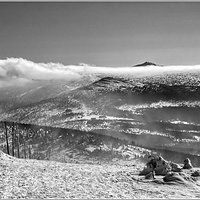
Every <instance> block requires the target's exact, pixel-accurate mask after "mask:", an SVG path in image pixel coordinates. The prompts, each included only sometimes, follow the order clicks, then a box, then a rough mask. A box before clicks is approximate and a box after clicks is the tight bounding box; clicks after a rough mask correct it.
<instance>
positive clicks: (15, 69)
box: [0, 58, 200, 85]
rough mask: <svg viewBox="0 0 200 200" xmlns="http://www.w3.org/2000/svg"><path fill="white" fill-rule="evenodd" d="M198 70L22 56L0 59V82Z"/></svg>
mask: <svg viewBox="0 0 200 200" xmlns="http://www.w3.org/2000/svg"><path fill="white" fill-rule="evenodd" d="M194 71H198V72H200V65H195V66H146V67H126V66H125V67H105V66H101V67H97V66H89V65H87V64H80V65H63V64H60V63H34V62H32V61H29V60H26V59H23V58H7V59H4V60H0V84H1V85H2V84H3V82H4V80H7V79H12V80H13V79H18V80H21V81H22V82H26V81H27V80H66V81H74V80H78V79H81V78H82V77H83V76H86V75H90V76H95V75H97V74H103V75H106V76H111V75H125V76H131V77H134V76H148V75H157V74H165V73H177V72H194Z"/></svg>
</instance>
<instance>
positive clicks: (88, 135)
mask: <svg viewBox="0 0 200 200" xmlns="http://www.w3.org/2000/svg"><path fill="white" fill-rule="evenodd" d="M0 134H1V135H0V148H1V149H2V150H3V151H4V152H5V153H7V154H9V155H12V156H15V157H18V158H28V159H38V160H50V159H51V158H52V156H53V155H56V151H58V152H59V151H60V150H64V149H65V148H66V147H68V148H70V147H72V148H74V147H75V148H79V149H82V150H84V149H85V147H86V146H87V145H89V144H91V145H97V146H99V145H101V144H103V143H104V144H107V145H108V146H113V147H114V146H117V145H120V144H122V143H123V144H125V143H127V142H126V141H122V140H119V139H117V138H113V137H111V136H107V135H103V134H97V133H92V132H85V131H80V130H73V129H66V128H57V127H49V126H39V125H33V124H23V123H16V122H6V121H1V122H0Z"/></svg>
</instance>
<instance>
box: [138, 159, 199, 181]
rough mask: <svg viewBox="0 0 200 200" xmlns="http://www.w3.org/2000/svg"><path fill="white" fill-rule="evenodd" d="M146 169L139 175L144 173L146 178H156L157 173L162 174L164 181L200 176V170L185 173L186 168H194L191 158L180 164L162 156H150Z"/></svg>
mask: <svg viewBox="0 0 200 200" xmlns="http://www.w3.org/2000/svg"><path fill="white" fill-rule="evenodd" d="M148 159H149V161H148V162H147V164H146V166H145V167H144V169H143V170H142V171H141V172H140V174H139V175H144V176H145V179H156V178H155V175H161V176H164V177H163V181H164V182H170V181H177V182H178V181H181V182H183V181H184V180H186V179H187V180H188V179H191V180H193V178H194V177H197V176H200V171H199V170H191V174H189V175H188V173H185V170H186V169H193V166H192V163H191V161H190V159H189V158H186V159H185V160H184V164H183V165H180V164H177V163H174V162H171V161H167V160H165V159H164V158H163V157H162V156H149V157H148Z"/></svg>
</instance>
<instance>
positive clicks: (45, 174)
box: [0, 152, 200, 199]
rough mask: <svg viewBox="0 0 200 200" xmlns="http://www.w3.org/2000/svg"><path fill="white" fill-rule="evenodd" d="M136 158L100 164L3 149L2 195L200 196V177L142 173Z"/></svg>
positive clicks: (42, 196) (0, 164) (142, 164)
mask: <svg viewBox="0 0 200 200" xmlns="http://www.w3.org/2000/svg"><path fill="white" fill-rule="evenodd" d="M144 165H145V164H144V163H142V162H141V161H139V160H137V159H135V160H131V161H120V160H118V161H117V160H116V161H115V162H114V161H113V162H108V163H99V164H75V163H60V162H55V161H39V160H24V159H18V158H13V157H11V156H8V155H6V154H4V153H2V152H1V153H0V198H1V199H2V198H200V185H199V181H196V182H187V181H186V182H184V183H164V182H163V181H162V178H163V177H162V176H156V179H155V180H146V179H144V177H143V176H138V174H139V172H140V171H141V169H142V168H143V167H144Z"/></svg>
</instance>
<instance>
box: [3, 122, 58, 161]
mask: <svg viewBox="0 0 200 200" xmlns="http://www.w3.org/2000/svg"><path fill="white" fill-rule="evenodd" d="M50 130H51V128H47V127H46V128H41V127H40V126H35V125H30V124H20V123H15V122H6V121H1V122H0V133H1V135H0V138H1V141H0V145H1V149H2V150H3V151H4V152H5V153H7V154H9V155H11V156H14V157H18V158H29V159H31V158H34V159H41V156H42V154H41V151H42V150H46V149H47V152H48V153H49V151H50V150H48V148H47V146H48V145H53V141H54V139H55V137H56V136H54V135H53V132H52V131H50ZM42 158H44V156H42Z"/></svg>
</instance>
